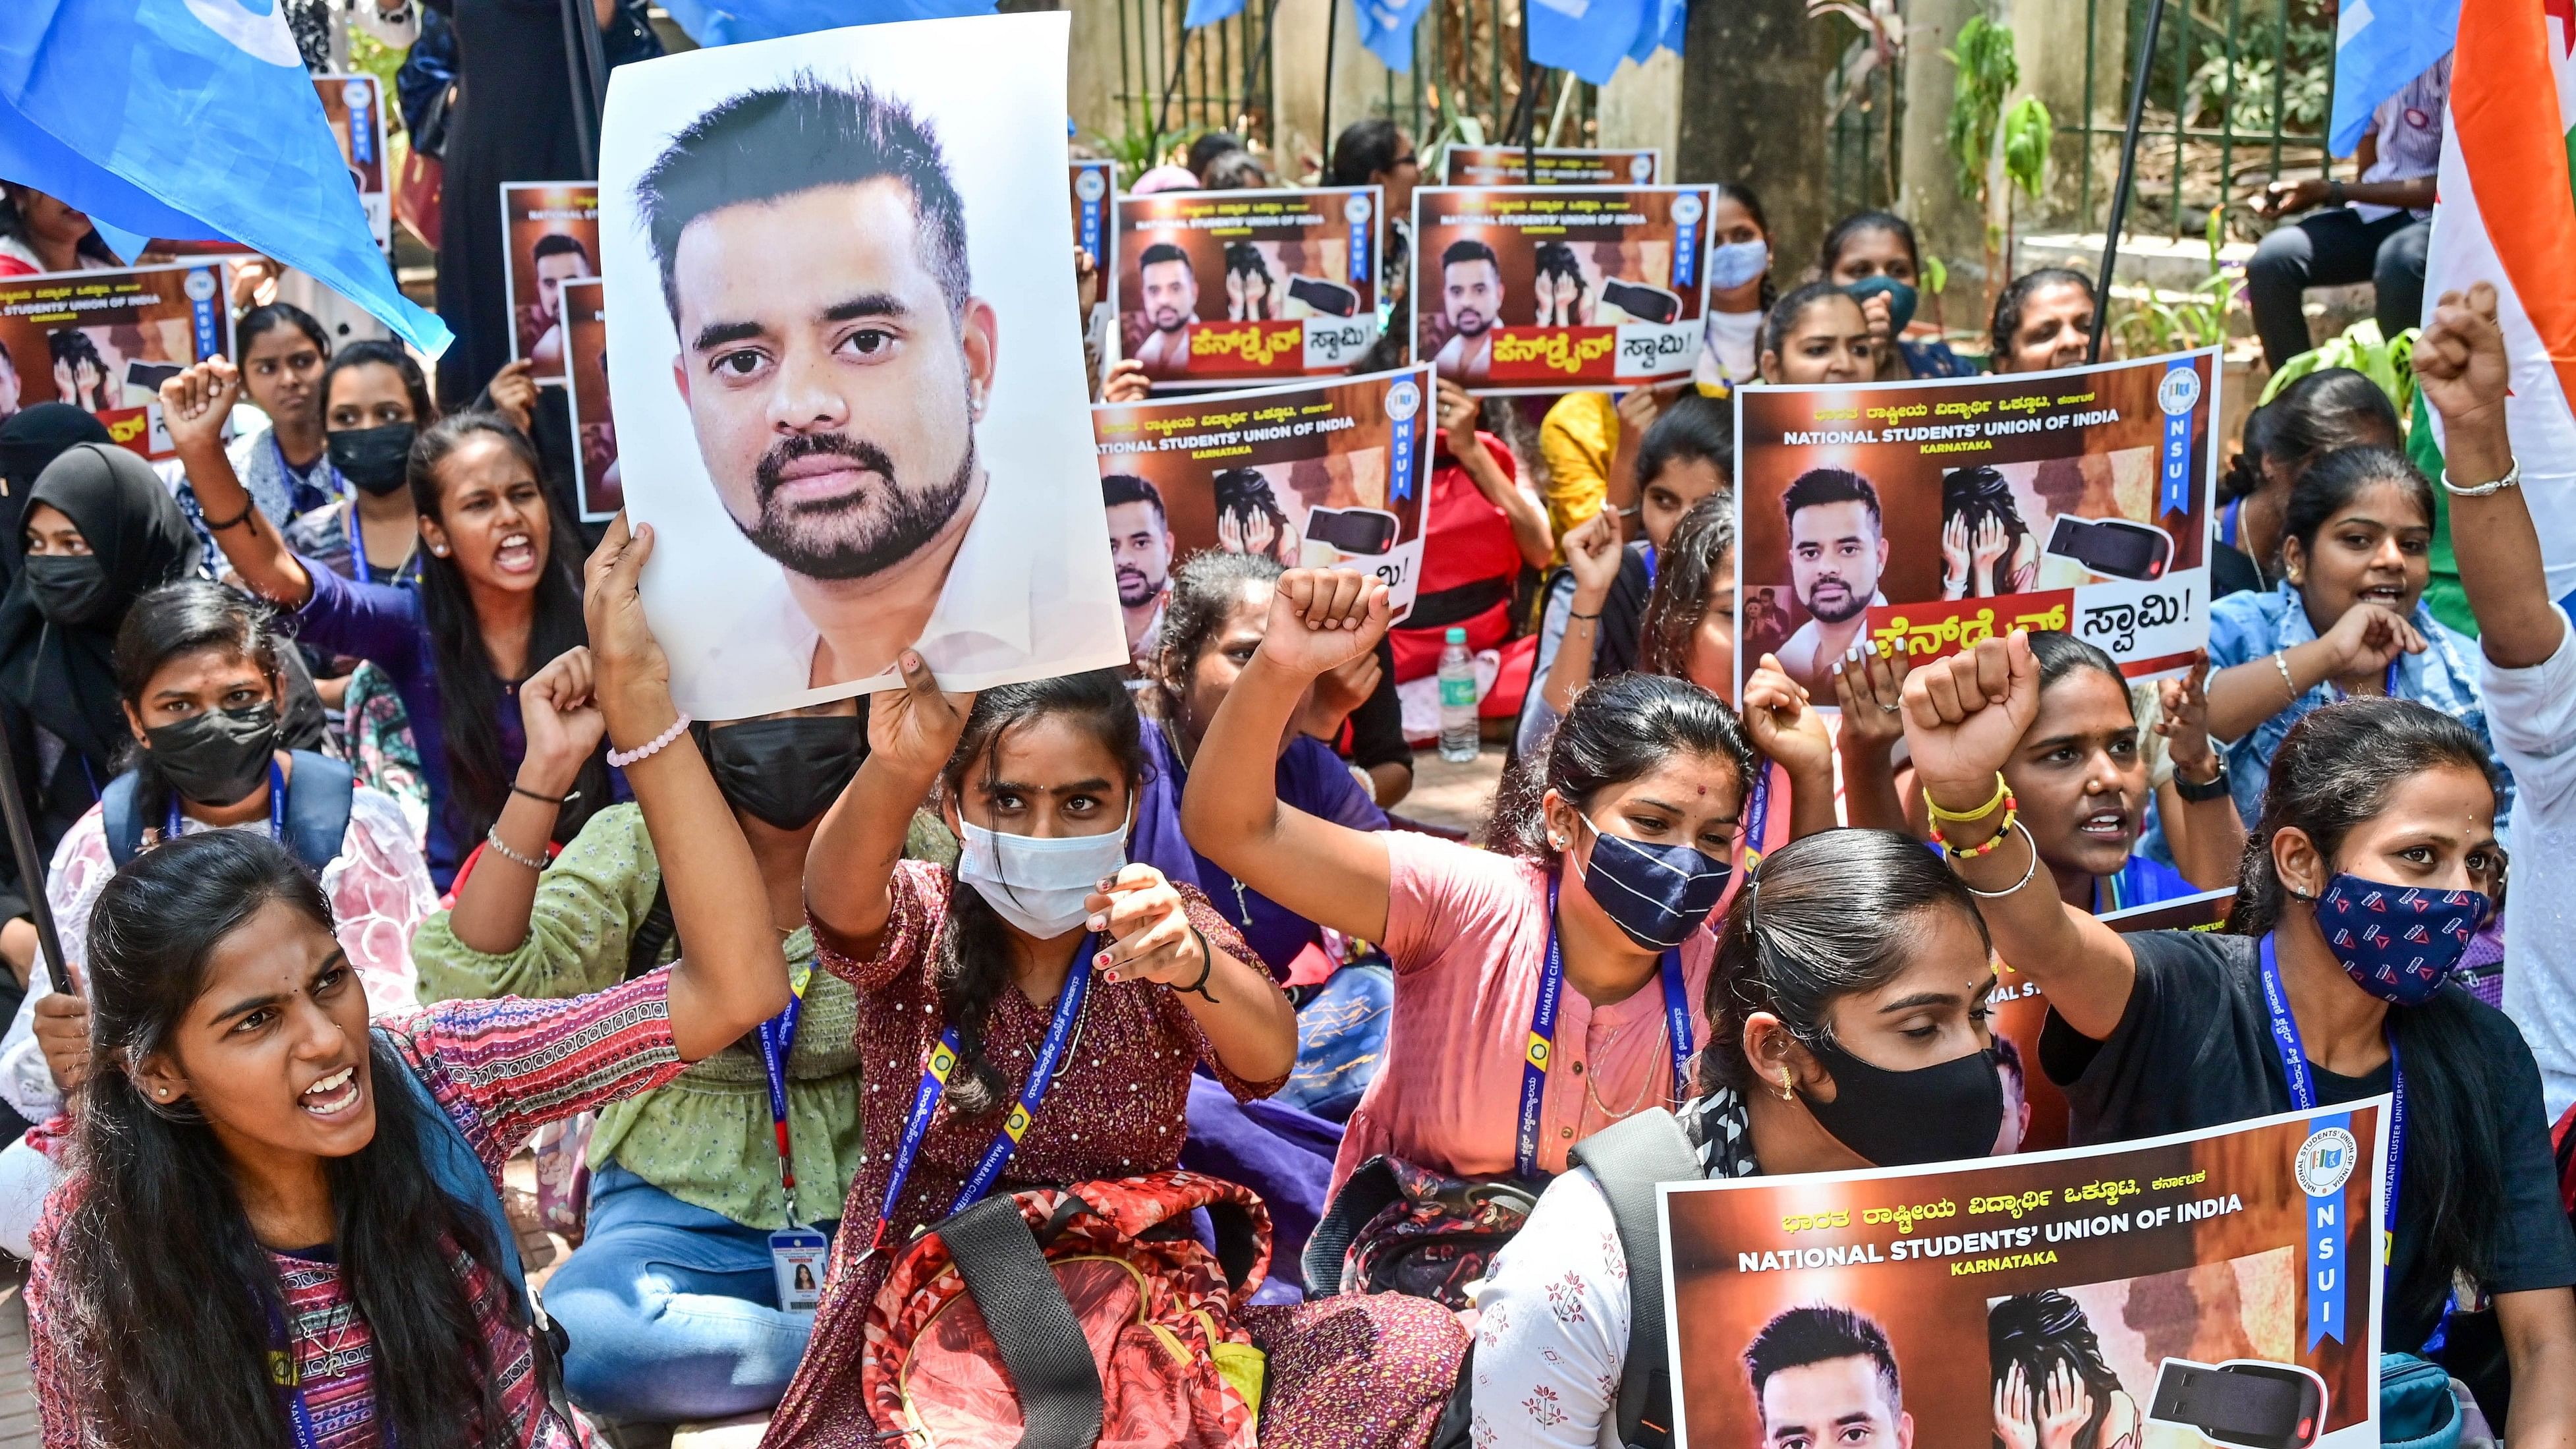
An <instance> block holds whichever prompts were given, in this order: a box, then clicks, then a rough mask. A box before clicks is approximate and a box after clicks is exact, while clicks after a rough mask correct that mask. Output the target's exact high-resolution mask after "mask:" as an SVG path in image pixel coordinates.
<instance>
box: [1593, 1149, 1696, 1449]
mask: <svg viewBox="0 0 2576 1449" xmlns="http://www.w3.org/2000/svg"><path fill="white" fill-rule="evenodd" d="M1567 1160H1568V1161H1570V1162H1572V1163H1573V1164H1574V1165H1576V1166H1578V1167H1583V1168H1587V1169H1589V1170H1590V1171H1591V1173H1592V1176H1593V1178H1594V1179H1595V1180H1596V1181H1598V1182H1599V1183H1600V1184H1601V1195H1602V1197H1604V1198H1606V1199H1608V1200H1609V1203H1610V1221H1611V1223H1612V1225H1613V1226H1615V1227H1616V1228H1617V1229H1618V1232H1619V1253H1620V1256H1622V1257H1624V1258H1626V1259H1627V1260H1628V1352H1627V1354H1626V1356H1625V1357H1623V1358H1622V1359H1621V1360H1620V1365H1619V1442H1620V1443H1622V1444H1628V1445H1660V1444H1663V1443H1665V1442H1666V1441H1667V1440H1668V1439H1669V1438H1670V1437H1671V1434H1672V1379H1671V1372H1670V1365H1669V1360H1668V1358H1667V1355H1666V1350H1665V1345H1664V1275H1663V1273H1662V1271H1661V1270H1660V1269H1659V1267H1658V1266H1657V1265H1658V1264H1659V1263H1660V1262H1661V1260H1662V1258H1663V1241H1664V1234H1663V1224H1662V1220H1661V1218H1660V1216H1659V1215H1658V1214H1657V1212H1656V1202H1657V1198H1658V1194H1657V1193H1656V1191H1655V1186H1656V1184H1658V1183H1665V1182H1697V1181H1698V1180H1700V1179H1701V1178H1702V1177H1704V1176H1706V1175H1707V1173H1706V1170H1705V1169H1704V1168H1703V1167H1702V1166H1701V1164H1700V1160H1699V1153H1698V1152H1697V1151H1696V1150H1695V1149H1694V1148H1693V1147H1692V1146H1691V1140H1690V1138H1689V1137H1688V1136H1686V1135H1684V1134H1683V1132H1682V1125H1681V1123H1680V1122H1678V1121H1676V1120H1675V1119H1674V1117H1673V1114H1672V1113H1670V1112H1667V1111H1664V1110H1663V1109H1662V1108H1656V1109H1655V1110H1653V1111H1649V1112H1640V1113H1638V1114H1637V1115H1636V1116H1634V1117H1630V1118H1628V1119H1626V1120H1625V1121H1622V1122H1619V1123H1617V1124H1616V1125H1614V1126H1610V1127H1606V1128H1603V1129H1602V1130H1601V1131H1599V1132H1595V1133H1593V1134H1592V1135H1591V1136H1589V1137H1586V1138H1584V1139H1583V1140H1582V1141H1581V1142H1578V1143H1576V1144H1574V1150H1573V1152H1571V1153H1570V1154H1568V1158H1567Z"/></svg>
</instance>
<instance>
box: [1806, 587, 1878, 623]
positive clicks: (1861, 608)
mask: <svg viewBox="0 0 2576 1449" xmlns="http://www.w3.org/2000/svg"><path fill="white" fill-rule="evenodd" d="M1824 582H1831V583H1834V584H1838V585H1840V586H1841V588H1842V591H1843V597H1842V602H1841V603H1839V604H1835V605H1833V606H1832V607H1831V608H1830V609H1829V608H1827V607H1826V606H1824V605H1821V604H1819V603H1817V602H1816V596H1817V595H1818V594H1820V593H1822V592H1824V587H1823V584H1824ZM1804 602H1805V603H1806V605H1807V612H1808V613H1810V614H1812V615H1814V616H1815V617H1816V619H1817V621H1818V622H1820V623H1825V624H1840V623H1843V622H1845V621H1846V620H1849V619H1852V618H1854V617H1856V616H1858V615H1861V614H1864V613H1867V612H1868V611H1869V595H1867V594H1864V593H1862V592H1860V591H1859V590H1857V589H1855V588H1853V587H1852V586H1851V584H1850V582H1849V581H1847V580H1843V579H1833V580H1829V581H1820V582H1819V583H1818V585H1817V586H1816V587H1815V588H1812V589H1810V590H1808V593H1807V597H1806V599H1805V601H1804Z"/></svg>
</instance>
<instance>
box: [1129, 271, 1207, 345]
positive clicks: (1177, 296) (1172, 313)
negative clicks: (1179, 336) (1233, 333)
mask: <svg viewBox="0 0 2576 1449" xmlns="http://www.w3.org/2000/svg"><path fill="white" fill-rule="evenodd" d="M1139 275H1140V276H1141V277H1142V278H1143V280H1144V284H1145V320H1146V321H1148V322H1151V323H1153V324H1154V330H1155V331H1157V332H1178V331H1180V330H1181V329H1182V328H1184V327H1187V326H1189V325H1190V323H1192V322H1194V321H1196V320H1197V319H1198V314H1199V279H1198V276H1197V274H1196V273H1194V272H1192V271H1191V270H1190V264H1189V263H1188V262H1185V261H1182V262H1156V263H1154V264H1153V265H1152V266H1149V267H1146V268H1145V269H1144V270H1143V271H1142V272H1141V273H1140V274H1139Z"/></svg>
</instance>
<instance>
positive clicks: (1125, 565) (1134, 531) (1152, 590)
mask: <svg viewBox="0 0 2576 1449" xmlns="http://www.w3.org/2000/svg"><path fill="white" fill-rule="evenodd" d="M1109 562H1110V566H1111V567H1113V568H1115V569H1116V570H1117V571H1118V602H1119V603H1120V604H1122V605H1124V606H1125V607H1127V608H1130V609H1141V608H1143V607H1145V606H1146V605H1147V604H1150V603H1152V602H1154V600H1155V599H1157V598H1159V597H1161V595H1162V592H1163V585H1164V584H1165V583H1167V582H1169V581H1170V579H1171V576H1172V533H1171V530H1170V529H1168V528H1166V527H1164V526H1163V516H1162V515H1161V514H1159V513H1157V512H1155V511H1154V505H1153V504H1151V503H1144V502H1137V503H1120V504H1116V505H1113V506H1112V507H1111V508H1110V510H1109Z"/></svg>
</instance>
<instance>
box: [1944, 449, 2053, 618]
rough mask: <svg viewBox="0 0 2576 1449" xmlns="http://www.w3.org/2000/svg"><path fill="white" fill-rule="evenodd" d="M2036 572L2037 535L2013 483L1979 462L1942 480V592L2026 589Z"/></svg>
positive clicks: (1971, 594)
mask: <svg viewBox="0 0 2576 1449" xmlns="http://www.w3.org/2000/svg"><path fill="white" fill-rule="evenodd" d="M2038 577H2039V540H2038V539H2036V538H2034V537H2032V536H2031V532H2030V525H2029V524H2027V523H2025V522H2023V521H2022V516H2021V504H2020V503H2019V502H2018V501H2017V500H2016V499H2015V498H2014V497H2013V491H2012V485H2011V484H2009V483H2007V482H2005V481H2004V475H2003V474H2001V473H1999V472H1996V471H1995V470H1994V469H1993V468H1990V467H1987V466H1985V465H1983V464H1979V465H1978V466H1976V467H1973V468H1957V469H1953V470H1952V471H1951V472H1950V473H1949V474H1947V475H1946V476H1944V477H1943V478H1942V480H1941V597H1943V598H1945V599H1966V598H1993V597H1995V596H1997V595H2000V594H2018V593H2022V592H2025V591H2027V590H2028V589H2029V588H2030V586H2031V584H2032V582H2033V581H2034V580H2036V579H2037V578H2038Z"/></svg>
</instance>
